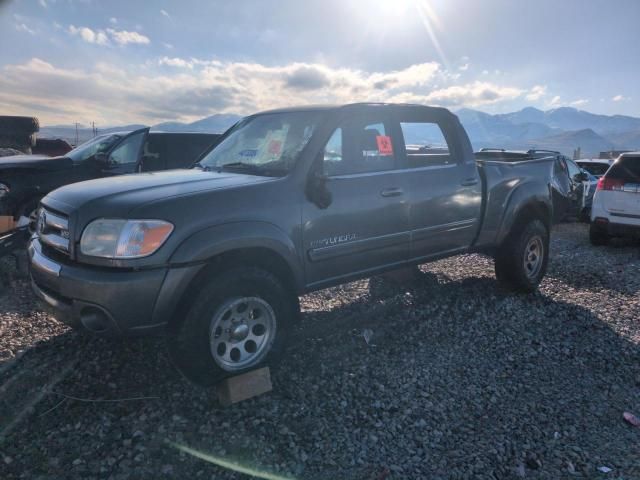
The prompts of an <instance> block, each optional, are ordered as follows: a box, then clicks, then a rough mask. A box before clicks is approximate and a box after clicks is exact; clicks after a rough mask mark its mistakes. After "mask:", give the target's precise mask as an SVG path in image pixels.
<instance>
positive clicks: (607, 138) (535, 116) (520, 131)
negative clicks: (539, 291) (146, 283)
mask: <svg viewBox="0 0 640 480" xmlns="http://www.w3.org/2000/svg"><path fill="white" fill-rule="evenodd" d="M456 114H457V115H458V117H459V118H460V121H461V122H462V124H463V125H464V127H465V129H466V130H467V133H468V134H469V138H470V139H471V143H472V144H473V147H474V148H475V149H479V148H483V147H493V148H508V149H524V150H527V149H529V148H539V149H550V150H559V151H560V152H562V153H564V154H565V155H569V156H571V155H573V151H574V150H575V149H577V148H578V147H579V148H580V149H581V152H582V156H583V157H593V156H596V157H597V156H598V154H599V152H602V151H607V150H614V149H615V150H640V118H637V117H630V116H625V115H598V114H594V113H590V112H586V111H584V110H578V109H575V108H570V107H561V108H555V109H551V110H546V111H543V110H539V109H537V108H533V107H526V108H523V109H522V110H519V111H517V112H512V113H503V114H495V115H492V114H489V113H485V112H481V111H478V110H471V109H466V108H463V109H461V110H458V111H457V112H456ZM240 118H241V117H240V116H239V115H234V114H227V113H224V114H215V115H211V116H209V117H205V118H203V119H201V120H197V121H195V122H192V123H181V122H164V123H159V124H157V125H153V126H152V127H151V128H152V131H153V130H156V131H166V132H223V131H224V130H226V129H227V128H229V127H230V126H231V125H233V124H234V123H235V122H237V121H238V120H239V119H240ZM142 127H143V125H125V126H121V127H110V128H105V129H100V130H99V133H110V132H114V131H127V130H134V129H136V128H142ZM39 135H40V136H42V137H49V138H51V137H59V138H65V139H67V140H70V141H71V142H72V143H74V141H75V138H76V128H75V126H65V125H62V126H52V127H42V128H41V129H40V132H39ZM92 136H93V134H92V130H91V129H90V128H78V140H79V141H80V142H82V141H85V140H88V139H89V138H91V137H92Z"/></svg>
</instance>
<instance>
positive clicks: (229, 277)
mask: <svg viewBox="0 0 640 480" xmlns="http://www.w3.org/2000/svg"><path fill="white" fill-rule="evenodd" d="M247 298H257V299H259V300H260V301H263V302H265V303H266V304H268V306H269V307H270V308H271V309H272V310H271V312H272V313H273V314H274V321H275V322H274V325H275V329H274V330H273V331H272V332H271V336H270V339H269V341H266V339H267V337H265V344H264V345H263V346H259V347H257V353H254V354H252V353H249V354H248V355H249V357H251V355H254V356H255V359H254V360H253V362H252V363H250V364H246V365H243V366H242V367H239V368H235V367H234V366H231V367H227V368H224V367H223V366H222V365H221V364H220V363H219V362H222V361H224V360H223V359H221V357H222V355H223V354H220V351H219V350H218V351H217V352H216V357H214V353H213V351H212V350H213V348H212V346H211V335H212V334H213V333H215V332H217V331H218V329H217V328H216V329H215V330H214V327H215V326H216V324H215V321H216V318H221V321H226V322H234V321H235V319H234V318H227V319H226V320H224V317H225V316H226V311H227V310H226V309H227V306H228V305H229V304H230V303H233V302H242V300H243V299H247ZM295 298H296V297H295V296H294V295H293V294H292V293H291V292H287V290H286V289H285V287H284V286H283V284H282V282H281V281H280V280H279V279H278V278H277V277H276V276H275V275H273V274H271V273H270V272H267V271H265V270H262V269H260V268H255V267H236V268H232V269H229V270H225V271H222V272H220V273H218V274H216V275H215V276H213V277H212V278H210V279H209V280H208V281H206V283H204V284H203V286H202V288H200V290H199V292H198V293H197V294H196V295H195V297H194V298H193V300H192V301H191V302H190V304H191V305H190V307H189V308H188V309H187V311H186V315H185V317H184V320H182V321H181V322H180V323H179V324H178V325H176V326H175V327H174V328H173V329H171V331H170V334H169V337H168V349H169V357H170V358H171V360H172V361H173V363H174V365H175V366H176V367H177V369H178V370H179V371H180V372H181V373H182V374H183V375H184V376H185V377H186V378H187V379H188V380H190V381H192V382H194V383H196V384H198V385H202V386H211V385H215V384H216V383H218V382H219V381H221V380H223V379H224V378H226V377H229V376H233V375H237V374H240V373H242V372H246V371H249V370H253V369H256V368H258V367H260V366H263V365H265V364H267V363H269V364H271V365H272V364H274V363H275V362H276V360H277V359H278V357H279V356H280V355H281V354H282V352H283V350H284V346H285V340H286V336H287V333H288V330H289V328H290V326H291V324H292V322H293V319H294V318H295V317H296V305H297V302H296V301H295ZM228 311H233V308H232V309H230V310H228ZM238 311H239V309H237V310H236V313H237V312H238ZM254 312H255V311H254ZM223 313H224V314H223ZM254 314H255V313H252V315H254ZM231 315H232V317H233V315H234V314H231ZM240 315H241V314H240ZM266 316H267V317H269V314H268V313H267V314H266ZM242 322H244V320H242ZM226 325H231V326H233V325H238V324H236V323H227V324H226ZM263 328H266V329H267V330H268V328H267V327H264V326H263ZM267 330H265V332H266V331H267ZM247 331H249V330H247ZM250 332H251V333H253V332H254V330H253V329H252V330H250ZM221 335H223V336H225V338H227V340H224V341H220V339H218V341H220V343H225V345H231V347H229V348H230V350H229V357H230V358H231V355H232V353H233V351H234V350H238V349H239V348H242V346H244V348H245V349H246V352H249V349H248V348H247V345H248V343H249V342H250V341H251V340H244V341H245V343H243V345H242V346H238V345H240V343H235V344H234V343H233V342H234V341H235V340H232V339H231V337H232V333H230V329H226V330H221ZM263 335H266V333H265V334H263ZM214 338H216V337H215V336H214ZM255 343H256V342H254V345H255ZM219 346H220V344H218V347H219ZM236 346H238V347H236ZM244 352H245V351H244V350H243V353H244ZM230 361H231V360H230Z"/></svg>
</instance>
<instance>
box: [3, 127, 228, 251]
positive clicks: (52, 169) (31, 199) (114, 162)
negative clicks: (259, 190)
mask: <svg viewBox="0 0 640 480" xmlns="http://www.w3.org/2000/svg"><path fill="white" fill-rule="evenodd" d="M219 137H220V135H219V134H209V133H173V132H172V133H165V132H149V129H148V128H142V129H139V130H135V131H132V132H116V133H108V134H103V135H99V136H97V137H95V138H93V139H92V140H89V141H88V142H86V143H84V144H82V145H80V146H78V147H77V148H75V149H73V150H71V151H69V152H67V153H66V154H65V155H62V156H58V157H49V156H47V155H14V156H9V157H3V158H0V256H2V255H5V254H7V253H10V252H11V251H13V250H15V249H16V248H19V247H20V246H24V243H25V241H26V239H27V237H28V235H29V226H30V225H31V226H33V222H34V221H35V212H36V209H37V207H38V203H39V202H40V199H42V197H44V196H45V195H46V194H47V193H49V192H50V191H52V190H55V189H56V188H59V187H61V186H63V185H68V184H70V183H76V182H81V181H83V180H89V179H94V178H104V177H113V176H116V175H123V174H125V173H134V172H148V171H158V170H169V169H173V168H184V167H188V166H190V165H191V164H193V163H194V162H195V161H196V160H197V159H198V157H199V156H200V155H201V154H202V153H203V152H205V151H206V150H207V149H209V148H210V147H211V146H212V145H213V144H215V142H216V141H217V139H218V138H219Z"/></svg>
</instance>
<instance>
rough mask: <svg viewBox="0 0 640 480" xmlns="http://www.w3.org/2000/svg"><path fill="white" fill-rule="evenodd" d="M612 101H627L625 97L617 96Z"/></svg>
mask: <svg viewBox="0 0 640 480" xmlns="http://www.w3.org/2000/svg"><path fill="white" fill-rule="evenodd" d="M611 100H613V101H614V102H621V101H623V100H626V99H625V98H624V96H623V95H616V96H615V97H613V98H612V99H611Z"/></svg>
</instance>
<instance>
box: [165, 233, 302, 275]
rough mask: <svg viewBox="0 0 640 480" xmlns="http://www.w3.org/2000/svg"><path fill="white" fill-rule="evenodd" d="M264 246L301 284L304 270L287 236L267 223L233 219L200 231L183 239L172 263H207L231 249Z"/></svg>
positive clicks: (171, 259) (172, 258)
mask: <svg viewBox="0 0 640 480" xmlns="http://www.w3.org/2000/svg"><path fill="white" fill-rule="evenodd" d="M245 248H266V249H268V250H271V251H273V252H274V253H276V254H277V255H279V256H280V257H281V258H282V259H283V260H284V261H285V262H286V263H287V265H288V266H289V268H290V270H291V272H292V273H293V276H294V281H295V283H296V285H297V286H298V287H300V286H302V285H303V284H304V271H303V267H302V264H301V261H300V259H299V257H298V255H297V251H296V248H295V245H294V243H293V241H292V239H291V237H290V236H289V235H287V234H286V233H285V232H284V231H283V230H281V229H280V228H278V227H277V226H275V225H273V224H272V223H268V222H260V221H256V222H234V223H227V224H223V225H217V226H213V227H209V228H206V229H204V230H201V231H199V232H197V233H195V234H193V235H192V236H191V237H189V238H188V239H186V240H185V241H183V242H182V243H181V244H180V245H179V246H178V248H176V250H175V252H174V253H173V254H172V255H171V258H170V260H169V263H171V264H189V263H199V262H206V261H208V260H209V259H211V258H213V257H215V256H217V255H220V254H222V253H225V252H230V251H232V250H239V249H245Z"/></svg>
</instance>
